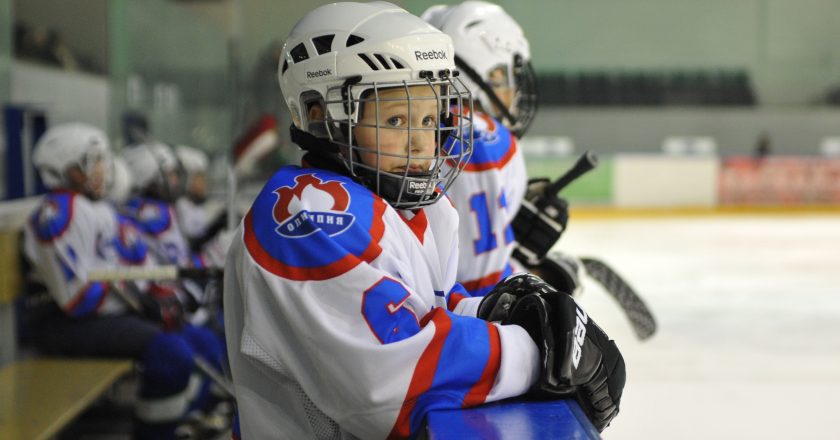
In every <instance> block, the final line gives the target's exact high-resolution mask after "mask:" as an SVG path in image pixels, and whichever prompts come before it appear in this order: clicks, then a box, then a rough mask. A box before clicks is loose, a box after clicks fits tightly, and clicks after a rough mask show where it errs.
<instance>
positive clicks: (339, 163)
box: [289, 124, 438, 209]
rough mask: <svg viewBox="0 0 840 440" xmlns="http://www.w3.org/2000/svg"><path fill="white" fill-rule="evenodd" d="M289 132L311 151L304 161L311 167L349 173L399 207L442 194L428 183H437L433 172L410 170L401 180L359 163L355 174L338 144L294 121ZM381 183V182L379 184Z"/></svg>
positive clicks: (297, 142)
mask: <svg viewBox="0 0 840 440" xmlns="http://www.w3.org/2000/svg"><path fill="white" fill-rule="evenodd" d="M289 132H290V134H291V138H292V142H294V143H296V144H297V145H299V146H300V147H301V148H303V149H304V150H306V151H307V153H306V155H305V156H304V160H305V161H306V162H307V163H308V164H309V165H310V166H314V167H317V168H323V169H326V170H330V171H334V172H337V173H339V174H344V175H346V176H349V177H351V178H353V179H354V180H356V181H357V182H359V183H361V184H363V185H365V186H366V187H368V188H369V189H371V190H372V191H374V192H375V193H376V194H377V195H379V196H380V197H382V198H383V199H385V200H386V201H388V202H389V203H390V204H391V205H392V206H394V207H395V208H398V209H399V208H403V207H419V204H420V203H423V202H428V201H429V200H432V199H436V198H437V197H438V195H437V193H436V192H435V191H434V188H429V187H428V185H433V180H434V179H432V172H431V171H426V172H423V173H409V174H408V175H407V176H406V179H400V178H399V177H397V176H394V175H392V173H387V172H379V173H377V172H376V171H374V170H371V169H369V168H368V167H366V166H358V167H356V173H355V174H353V173H351V172H350V169H349V168H347V165H346V164H345V162H344V161H343V160H341V158H340V156H339V155H340V152H339V151H340V150H339V147H338V145H336V144H335V143H333V142H330V141H329V140H327V139H323V138H319V137H316V136H313V135H312V134H310V133H307V132H305V131H303V130H301V129H299V128H297V127H295V126H294V124H292V126H291V127H290V128H289ZM412 182H413V185H412ZM377 183H379V185H378V186H377ZM404 186H408V190H405V188H404ZM377 187H378V190H377ZM415 187H416V189H415Z"/></svg>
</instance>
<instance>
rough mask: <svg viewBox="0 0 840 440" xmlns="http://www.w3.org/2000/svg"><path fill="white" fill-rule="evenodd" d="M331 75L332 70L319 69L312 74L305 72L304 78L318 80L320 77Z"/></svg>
mask: <svg viewBox="0 0 840 440" xmlns="http://www.w3.org/2000/svg"><path fill="white" fill-rule="evenodd" d="M329 75H332V69H321V70H316V71H314V72H310V71H306V77H307V78H309V79H313V78H320V77H322V76H329Z"/></svg>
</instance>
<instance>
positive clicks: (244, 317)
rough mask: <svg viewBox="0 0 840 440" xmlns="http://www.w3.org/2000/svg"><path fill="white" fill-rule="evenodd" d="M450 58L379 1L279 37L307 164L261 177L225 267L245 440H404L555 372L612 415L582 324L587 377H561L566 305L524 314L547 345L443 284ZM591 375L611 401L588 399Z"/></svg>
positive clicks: (451, 273) (452, 133)
mask: <svg viewBox="0 0 840 440" xmlns="http://www.w3.org/2000/svg"><path fill="white" fill-rule="evenodd" d="M452 60H453V48H452V43H451V40H450V39H449V37H447V36H446V35H444V34H443V33H441V32H439V31H437V30H436V29H434V28H433V27H431V26H429V25H428V24H426V23H425V22H423V21H422V20H421V19H419V18H418V17H415V16H413V15H411V14H409V13H407V12H405V11H404V10H402V9H400V8H398V7H396V6H394V5H391V4H389V3H384V2H373V3H367V4H360V3H336V4H332V5H327V6H322V7H319V8H317V9H315V10H313V11H311V12H310V13H308V14H306V15H305V16H304V17H303V18H302V19H301V20H300V21H299V22H298V23H297V25H296V26H295V27H294V28H293V29H292V31H291V33H290V35H289V36H288V38H287V39H286V42H285V45H284V47H283V57H282V59H281V62H280V66H279V69H278V70H279V71H278V76H279V81H280V86H281V90H282V92H283V96H284V99H285V100H286V103H287V105H288V106H289V109H290V111H291V114H292V119H293V121H294V124H293V127H292V129H291V132H292V139H293V140H294V142H295V143H297V144H298V145H299V146H300V147H301V148H303V149H304V150H305V151H306V155H305V156H304V159H303V162H304V166H303V167H297V166H288V167H284V168H282V169H280V170H279V171H278V172H277V173H276V174H275V175H274V176H273V177H272V178H271V179H270V180H269V181H268V183H267V184H266V185H265V187H264V188H263V189H262V191H261V192H260V194H259V195H258V196H257V198H256V200H255V202H254V204H253V205H252V207H251V209H250V211H249V212H248V214H247V215H246V216H245V218H244V220H243V222H242V223H241V224H240V227H239V229H238V230H237V233H236V236H235V237H234V240H233V244H232V245H231V249H230V252H229V253H228V258H227V264H226V267H225V288H224V298H225V303H224V310H225V325H226V333H227V336H228V338H227V340H228V353H229V356H230V367H231V373H232V376H233V380H234V385H235V390H236V399H237V404H238V411H239V416H240V418H239V420H240V426H241V430H242V432H241V434H242V437H241V438H243V439H261V438H289V439H292V438H294V439H298V438H324V439H339V438H349V437H352V436H355V437H358V438H365V439H376V438H385V437H389V436H390V437H397V438H403V437H410V436H413V435H416V434H417V433H418V430H419V429H420V427H421V426H422V423H423V421H424V418H425V416H426V415H427V414H428V412H429V411H431V410H434V409H446V408H461V407H468V406H474V405H478V404H481V403H484V402H490V401H495V400H500V399H504V398H506V397H512V396H516V395H520V394H523V393H525V392H527V391H528V390H529V389H533V390H539V389H543V388H547V389H552V390H554V391H560V388H559V387H558V386H557V385H558V382H557V380H556V379H558V378H559V380H560V382H562V383H564V384H565V385H564V386H566V388H565V391H566V392H571V393H575V392H576V391H578V390H580V391H581V393H580V396H581V398H582V399H589V397H588V396H590V395H592V396H597V398H598V399H600V405H601V410H603V412H604V413H605V414H608V415H609V417H608V418H611V417H612V416H613V415H614V413H615V411H617V405H618V399H620V394H621V388H622V387H623V382H624V379H623V374H624V370H623V363H621V362H620V359H621V356H620V354H619V353H618V350H617V349H615V346H614V344H612V345H611V342H606V335H603V332H601V331H600V329H597V327H594V324H591V326H590V324H587V327H586V335H585V337H584V334H583V333H582V332H581V333H579V334H580V337H581V340H580V342H579V343H580V344H583V345H582V347H584V348H583V351H582V352H581V353H580V354H581V356H582V357H581V358H580V359H579V360H580V370H578V372H580V373H583V370H585V371H586V375H587V377H586V378H584V376H583V375H581V376H580V377H579V378H577V379H576V380H574V381H571V380H566V379H569V378H568V377H565V376H563V374H562V373H560V364H561V363H562V362H565V363H566V364H567V365H570V364H569V363H570V362H572V361H571V359H572V357H571V356H570V355H569V354H567V353H566V351H565V350H564V349H562V348H561V346H562V345H563V344H565V341H566V340H567V339H566V338H565V336H564V337H562V338H561V337H559V335H561V334H565V333H564V332H571V331H572V328H573V327H574V326H575V325H576V324H575V318H574V314H575V311H574V310H575V309H574V308H570V305H571V304H573V302H571V303H569V302H566V303H564V304H565V305H564V306H563V307H561V306H560V304H558V303H556V302H553V303H552V304H553V305H554V306H555V307H554V310H556V312H557V313H556V316H555V315H551V314H545V313H544V314H543V315H542V316H543V318H544V319H540V318H537V317H536V316H534V317H532V318H531V319H532V321H533V322H530V324H532V325H531V326H532V327H533V328H534V329H540V330H544V329H551V328H556V329H557V332H556V334H557V335H558V337H557V338H554V336H553V335H554V334H555V333H554V332H549V333H551V335H552V336H550V337H548V336H547V335H548V333H545V335H544V336H546V338H543V337H542V336H540V334H539V332H538V331H534V332H533V334H532V332H530V331H528V330H526V328H524V327H523V326H521V325H497V324H493V323H490V322H488V321H485V320H482V319H477V315H476V313H477V311H478V310H479V308H480V307H479V306H480V305H481V304H480V302H481V300H482V299H481V298H463V297H464V296H468V295H466V292H464V291H463V288H462V287H461V286H460V285H459V284H458V283H456V281H455V279H456V272H457V260H458V250H457V249H458V247H457V242H458V231H457V224H458V217H457V212H456V211H455V209H454V208H453V207H452V205H451V204H450V203H449V202H448V201H445V200H442V199H444V198H445V195H444V193H445V192H446V190H447V189H448V188H449V187H450V185H451V183H452V181H453V179H454V178H455V177H456V176H457V174H458V172H459V171H460V169H461V168H462V167H463V166H464V165H465V159H466V158H467V157H468V156H469V153H470V150H471V139H470V137H471V136H470V133H471V129H470V126H469V124H470V121H471V119H472V118H471V116H470V115H469V114H468V113H467V111H466V109H465V107H468V106H469V104H468V103H469V97H468V94H467V93H465V92H464V89H463V85H462V84H461V83H460V81H459V80H458V78H457V77H456V73H455V66H454V64H453V62H452ZM450 103H453V104H454V105H453V107H450ZM444 162H450V163H451V164H453V166H451V167H449V168H447V169H444V168H443V167H442V165H443V163H444ZM537 284H538V283H531V284H527V283H519V282H517V283H515V284H512V285H510V286H509V287H510V288H511V289H510V291H501V290H500V291H497V292H493V293H492V294H491V295H489V296H488V298H492V299H493V301H492V303H487V304H486V305H485V306H484V307H483V308H482V309H483V310H484V313H483V314H482V317H483V318H488V319H489V318H490V317H493V318H494V319H498V320H502V321H510V322H511V323H515V322H516V321H514V320H513V318H517V319H518V318H523V319H524V318H525V317H526V314H527V313H522V312H523V310H520V309H519V308H517V307H516V305H517V304H519V302H518V301H519V299H520V297H522V298H526V297H528V298H531V299H532V300H535V299H538V298H541V297H540V296H539V295H540V294H541V291H540V289H539V287H540V286H538V285H537ZM501 285H507V284H506V283H501ZM543 285H544V283H543ZM529 289H530V290H533V291H532V292H529ZM459 292H460V294H461V295H460V297H461V298H462V299H460V301H459V300H458V297H456V294H458V293H459ZM525 293H530V294H532V295H534V296H529V295H526V294H525ZM544 293H545V297H546V298H548V297H549V296H551V292H548V291H547V290H546V292H544ZM554 293H555V294H556V292H554ZM551 298H552V299H551V301H557V300H558V298H560V301H562V298H566V300H568V301H572V300H571V298H568V296H567V295H559V294H557V295H554V296H551ZM546 301H548V299H546ZM537 302H538V301H534V307H535V308H534V310H536V307H537V305H536V303H537ZM525 303H527V301H525ZM525 303H523V304H525ZM497 306H498V307H497ZM506 307H507V309H509V310H511V311H512V312H511V313H509V314H508V313H505V311H504V310H506ZM527 308H528V309H531V308H530V307H527ZM541 310H543V311H545V309H544V308H543V309H541ZM561 310H562V313H561ZM570 310H571V316H569V314H568V313H567V312H569V311H570ZM588 323H592V321H591V320H589V321H588ZM522 324H525V322H522ZM597 336H600V337H601V339H602V340H603V341H600V340H599V341H598V342H591V341H592V340H591V339H590V338H594V337H597ZM549 339H551V341H552V342H546V341H548V340H549ZM584 339H585V342H584ZM554 340H557V341H558V344H554V342H553V341H554ZM561 340H562V342H560V341H561ZM602 342H603V343H602ZM538 345H540V346H550V349H548V350H544V351H541V350H540V349H539V348H537V347H538ZM555 345H556V347H555ZM555 353H556V354H557V355H556V357H555ZM569 353H571V351H569ZM554 359H557V360H558V363H557V366H556V368H555V363H554ZM583 359H586V360H585V361H584V360H583ZM605 363H606V366H605ZM541 365H545V366H546V368H545V369H543V368H542V367H541ZM577 365H578V362H577V361H575V366H577ZM595 370H598V371H599V373H598V374H595ZM567 371H576V370H575V369H574V368H572V367H569V369H568V370H567ZM573 374H576V373H573ZM605 375H607V376H610V375H611V376H610V377H611V379H610V380H607V379H605V377H604V376H605ZM566 376H568V375H566ZM549 377H551V379H549ZM595 377H597V378H598V379H597V380H598V384H603V387H604V389H609V391H610V394H609V395H606V396H605V395H604V393H603V389H600V390H597V392H594V393H591V394H587V393H585V392H583V391H585V389H589V388H586V384H589V383H590V382H589V379H591V378H595ZM578 379H579V381H578ZM607 384H609V385H607ZM590 388H593V387H590ZM567 395H568V394H567ZM608 418H607V419H608ZM601 420H602V421H603V420H604V418H602V419H601Z"/></svg>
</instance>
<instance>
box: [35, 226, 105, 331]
mask: <svg viewBox="0 0 840 440" xmlns="http://www.w3.org/2000/svg"><path fill="white" fill-rule="evenodd" d="M26 234H27V235H28V237H27V240H29V241H32V242H33V243H34V242H36V241H38V243H36V244H35V245H34V246H31V248H32V249H34V252H33V253H34V257H35V258H34V259H33V261H32V264H33V265H34V266H35V267H36V268H37V269H38V271H39V272H40V273H41V275H42V276H43V277H44V279H45V281H46V284H47V288H48V290H49V292H50V295H51V296H52V297H53V299H54V300H55V302H56V304H58V306H59V307H60V308H61V309H62V310H63V311H64V312H65V313H67V314H68V315H69V316H73V317H77V318H81V317H86V316H94V315H98V314H100V312H101V309H102V305H103V304H104V302H105V299H106V297H107V296H108V295H109V293H110V288H109V286H108V284H107V283H104V282H90V281H88V280H87V270H88V268H89V267H90V266H91V264H92V263H93V260H94V256H93V255H89V254H90V253H92V252H88V251H87V250H92V248H93V245H92V244H90V243H86V242H85V238H84V237H81V234H79V233H78V231H77V230H76V229H72V230H69V231H67V232H66V233H64V234H61V235H60V236H58V234H55V236H53V237H50V238H51V240H50V241H47V240H44V239H43V237H42V239H41V240H39V239H38V238H35V237H36V236H37V235H38V232H36V231H34V230H33V229H32V227H31V225H30V227H28V228H27V229H26ZM41 235H43V231H42V232H41Z"/></svg>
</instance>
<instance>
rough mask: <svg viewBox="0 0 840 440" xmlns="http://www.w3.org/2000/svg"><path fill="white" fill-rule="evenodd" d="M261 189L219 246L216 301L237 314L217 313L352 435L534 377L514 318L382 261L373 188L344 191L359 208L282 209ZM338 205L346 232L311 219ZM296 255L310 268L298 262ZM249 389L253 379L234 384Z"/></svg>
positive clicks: (528, 347)
mask: <svg viewBox="0 0 840 440" xmlns="http://www.w3.org/2000/svg"><path fill="white" fill-rule="evenodd" d="M326 184H327V183H326V182H314V181H313V182H312V185H315V186H318V185H321V186H320V190H322V191H325V192H330V193H331V194H333V198H334V199H338V198H339V197H338V196H335V192H338V188H337V187H333V188H328V187H326V186H324V185H326ZM304 199H305V200H307V201H309V200H317V199H318V197H316V196H315V195H313V194H309V195H308V196H307V197H305V198H304ZM269 200H274V201H276V203H279V205H278V204H275V205H274V206H270V207H269V208H270V212H271V213H272V214H270V215H267V214H266V212H265V211H262V212H260V211H255V210H254V209H252V211H251V212H250V213H249V214H248V215H247V216H246V219H245V221H244V223H243V227H242V232H241V235H240V236H238V237H236V238H235V239H234V242H233V245H232V248H231V251H230V253H229V255H228V260H227V261H228V264H227V267H226V284H225V297H226V301H225V307H226V309H227V307H228V305H229V304H228V303H229V298H230V297H231V296H233V297H235V298H236V301H237V302H240V303H241V315H242V316H241V319H237V318H234V319H231V322H229V323H228V325H233V326H235V327H239V328H234V329H232V333H233V334H240V335H241V336H240V337H239V340H240V341H243V340H247V341H248V343H247V344H242V345H240V346H239V347H238V350H239V353H240V354H241V355H242V356H244V357H245V358H247V359H249V362H251V363H254V364H260V365H262V370H261V371H267V373H264V374H267V375H268V376H270V377H272V378H274V379H275V380H276V381H281V382H282V381H291V382H294V383H298V384H300V387H301V389H302V390H303V392H304V393H305V396H306V398H307V399H310V400H311V402H312V403H314V405H315V406H316V407H317V408H318V409H319V410H320V411H323V413H324V414H325V415H326V416H327V417H329V418H330V419H332V420H334V421H335V422H337V423H338V425H339V426H340V427H341V429H343V430H346V431H348V432H350V433H352V434H353V435H355V436H357V437H360V438H386V437H391V438H406V437H410V436H412V435H415V434H416V433H417V432H418V430H419V429H420V428H421V426H422V423H423V421H424V419H425V416H426V415H427V414H428V413H429V411H432V410H435V409H451V408H463V407H469V406H474V405H478V404H481V403H484V402H488V401H491V400H498V399H503V398H506V397H511V396H515V395H519V394H522V393H523V392H525V391H526V390H527V389H528V388H529V387H530V385H531V384H532V383H533V382H534V381H535V380H536V377H537V373H538V368H539V367H538V358H539V355H538V350H537V347H536V345H535V344H534V342H533V341H532V340H531V339H530V337H529V336H528V335H527V333H526V332H525V330H524V329H522V328H521V327H518V326H497V325H495V324H491V323H488V322H486V321H483V320H479V319H477V318H475V317H471V316H463V315H459V314H457V313H453V312H451V311H449V310H447V309H446V308H441V307H435V300H434V298H435V294H434V293H432V292H426V293H425V294H423V292H416V291H414V290H413V289H412V288H411V287H410V286H409V284H408V283H407V282H406V281H405V280H403V279H402V278H401V277H400V276H399V274H395V273H391V272H389V271H387V270H384V269H382V267H383V266H387V265H383V264H381V263H382V259H387V258H389V252H388V249H387V248H385V249H383V248H382V247H381V246H380V243H379V241H380V238H382V235H384V233H383V232H381V230H380V227H381V225H380V226H377V218H379V219H380V221H381V218H382V216H381V215H379V216H378V217H377V216H376V212H377V209H378V207H377V202H376V201H375V200H373V198H370V199H369V200H367V199H365V198H364V197H363V196H362V195H360V194H353V203H360V204H362V205H367V204H370V205H369V206H368V208H367V209H368V210H369V212H370V214H369V216H370V218H366V217H365V214H364V213H363V212H362V211H361V210H352V209H351V210H344V211H341V210H338V209H335V208H336V207H337V206H339V205H340V203H339V204H335V203H332V202H330V203H326V204H325V205H324V206H328V207H331V208H333V209H331V210H330V211H320V210H319V209H317V208H315V207H313V206H310V205H307V206H304V207H302V208H301V207H299V209H298V210H297V214H295V215H292V216H288V214H289V212H288V211H287V210H286V207H285V206H283V204H284V203H285V202H283V201H282V200H283V199H282V197H274V198H272V199H269ZM292 200H293V201H294V200H295V199H294V197H292ZM259 203H260V197H258V201H257V202H255V207H256V206H257V205H259ZM295 203H296V202H295ZM380 203H381V201H380ZM339 211H340V212H345V213H351V214H352V216H353V217H354V218H353V221H352V223H351V226H350V228H349V229H348V230H347V231H346V232H350V234H349V235H344V233H336V231H337V230H338V229H329V230H328V229H319V225H322V226H324V227H326V226H327V225H329V223H327V221H328V220H327V219H326V217H323V218H322V219H321V220H320V221H319V220H318V217H317V216H318V215H319V213H322V214H323V215H326V213H327V212H332V213H334V214H335V213H337V212H339ZM302 212H306V213H307V214H306V216H305V217H306V218H303V219H301V217H300V213H302ZM296 217H297V219H300V220H301V221H300V222H297V221H296V220H295V218H296ZM258 219H262V220H258ZM266 219H271V221H268V220H266ZM347 219H349V217H345V220H347ZM336 220H337V218H335V219H333V223H332V224H333V225H335V222H336ZM261 221H265V223H261ZM278 230H279V231H283V232H284V233H286V235H287V237H285V238H284V237H283V236H282V235H280V234H279V233H277V231H278ZM288 235H293V236H295V237H296V238H295V239H291V238H289V237H288ZM266 237H271V238H266ZM278 237H279V238H278ZM342 237H346V238H347V240H346V241H345V240H344V239H343V238H342ZM351 237H352V239H351ZM300 238H306V240H300ZM328 254H329V255H331V257H330V258H326V257H325V255H328ZM284 258H285V260H283V259H284ZM324 258H326V260H325V259H324ZM292 263H295V264H297V265H296V266H295V265H293V264H292ZM304 263H306V264H309V268H312V267H314V266H316V265H320V266H318V267H320V269H321V270H318V271H312V272H307V271H306V270H305V269H306V267H301V266H300V265H302V264H304ZM323 263H327V264H323ZM337 264H338V265H339V266H336V265H337ZM451 294H452V293H450V295H451ZM429 298H431V300H430V299H429ZM226 313H228V312H227V310H226ZM227 318H228V316H227V315H226V319H227ZM237 365H238V363H237V362H236V361H232V363H231V367H232V370H233V373H234V378H235V379H236V378H237V377H238V376H239V373H238V371H239V370H238V366H237ZM240 383H242V382H241V381H240ZM246 383H247V381H246ZM253 393H259V390H254V389H250V390H249V391H248V392H245V393H243V394H245V395H250V394H253ZM282 398H283V397H276V396H275V397H274V399H282ZM266 399H269V400H270V399H272V398H271V397H268V396H266ZM246 406H247V405H246ZM241 416H242V417H243V420H245V419H247V418H248V417H249V415H248V414H241ZM244 423H245V424H246V425H247V423H248V422H247V421H244Z"/></svg>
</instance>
